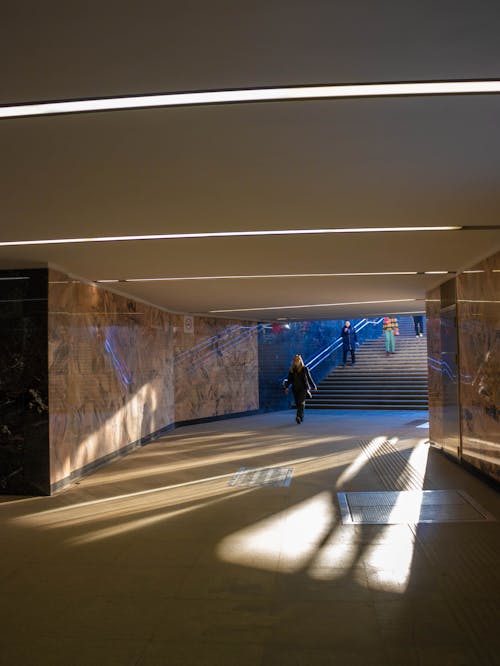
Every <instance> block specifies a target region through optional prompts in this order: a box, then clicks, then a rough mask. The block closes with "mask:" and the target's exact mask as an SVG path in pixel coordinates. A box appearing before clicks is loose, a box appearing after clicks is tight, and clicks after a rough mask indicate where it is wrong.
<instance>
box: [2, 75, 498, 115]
mask: <svg viewBox="0 0 500 666" xmlns="http://www.w3.org/2000/svg"><path fill="white" fill-rule="evenodd" d="M499 92H500V81H497V80H492V81H486V80H477V81H427V82H415V83H368V84H366V83H364V84H355V85H323V86H293V87H283V88H254V89H240V90H213V91H206V92H181V93H167V94H162V95H137V96H132V97H113V98H96V99H83V100H69V101H52V102H40V103H28V104H15V105H10V106H2V107H0V118H19V117H24V116H40V115H54V114H61V113H85V112H92V111H116V110H119V109H137V108H143V109H144V108H152V107H168V106H193V105H204V104H235V103H248V102H274V101H280V100H287V101H291V100H304V99H338V98H346V97H392V96H398V97H399V96H415V95H476V94H485V93H486V94H491V93H499Z"/></svg>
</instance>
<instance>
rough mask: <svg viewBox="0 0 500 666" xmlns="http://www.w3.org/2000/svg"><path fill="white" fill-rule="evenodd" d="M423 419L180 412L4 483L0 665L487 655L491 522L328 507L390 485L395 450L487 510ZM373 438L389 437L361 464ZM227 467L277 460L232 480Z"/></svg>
mask: <svg viewBox="0 0 500 666" xmlns="http://www.w3.org/2000/svg"><path fill="white" fill-rule="evenodd" d="M421 417H422V413H421V412H348V411H344V412H342V411H335V412H333V411H324V412H322V411H315V412H309V413H307V414H306V420H305V421H304V423H303V424H302V425H300V426H298V425H296V423H295V421H294V419H293V414H292V413H291V412H290V413H288V412H279V413H274V414H266V415H258V416H252V417H245V418H240V419H232V420H228V421H220V422H217V423H213V424H204V425H199V426H190V427H186V428H180V429H178V430H176V431H174V432H172V433H170V434H169V435H167V436H166V437H165V438H163V439H162V440H161V441H157V442H155V443H154V444H150V445H149V446H147V447H145V448H143V449H142V450H140V451H136V452H135V453H133V454H131V455H129V456H128V457H126V458H124V459H122V460H119V461H117V462H115V463H113V464H111V465H109V466H108V467H106V468H103V469H102V470H100V471H99V472H97V473H95V474H94V475H92V476H90V477H88V478H87V479H85V480H82V481H81V482H80V483H78V484H75V485H74V486H73V487H72V488H71V489H69V490H67V491H65V492H63V493H60V494H59V495H56V496H54V497H49V498H26V499H21V498H1V500H0V553H1V555H0V561H1V567H0V593H1V599H2V604H1V606H0V615H1V620H0V664H1V665H2V666H4V665H5V666H11V665H12V666H28V665H29V666H59V665H63V664H64V665H65V666H66V665H69V666H78V665H82V666H91V665H92V666H101V665H103V666H104V665H105V666H115V665H116V666H194V665H197V666H198V665H199V666H246V665H252V666H254V665H255V666H271V665H272V666H281V665H283V666H294V665H300V666H323V665H335V666H336V665H339V666H358V665H359V666H371V665H373V666H375V665H377V666H378V665H381V666H382V665H384V666H385V665H390V666H392V665H394V666H406V665H409V666H417V665H418V666H448V665H449V666H483V665H484V666H494V665H495V664H500V632H499V627H500V611H499V599H500V594H499V593H500V561H499V554H500V523H499V522H497V520H490V521H477V522H469V523H468V522H447V523H424V524H406V523H397V524H391V525H385V524H378V525H377V524H370V525H352V524H342V522H341V518H340V511H339V505H338V499H337V492H340V491H342V492H349V491H386V490H390V489H391V488H390V487H388V485H390V483H391V479H393V481H394V473H395V472H394V469H396V468H394V467H391V466H390V465H391V462H390V459H391V460H392V459H393V458H394V455H397V456H398V460H399V463H398V464H399V467H398V468H397V474H398V475H399V479H400V484H401V483H403V482H402V481H401V479H403V476H402V475H401V456H402V457H403V458H404V460H405V461H406V463H407V466H408V469H409V470H410V471H411V472H412V474H411V475H410V476H411V478H412V479H413V484H414V483H415V479H418V478H424V489H426V490H428V489H460V490H463V491H465V492H466V493H468V495H470V496H471V497H472V498H473V499H474V500H475V501H476V502H478V503H479V505H481V506H482V507H484V509H486V510H487V511H488V512H490V514H492V516H493V518H495V519H499V518H500V497H499V495H498V493H497V492H496V491H495V490H494V489H492V488H491V487H490V486H488V485H487V484H485V483H484V482H483V481H481V480H480V479H478V478H477V477H475V476H473V475H471V474H469V473H467V472H466V471H464V470H463V469H461V468H460V467H459V466H458V465H455V464H454V463H452V462H450V461H449V460H447V459H446V458H445V457H444V456H443V455H442V454H441V453H440V452H438V451H436V450H434V449H429V447H428V446H427V445H426V444H425V441H426V438H427V432H426V430H425V428H424V429H422V428H421V427H417V426H416V425H415V421H418V419H420V421H421ZM420 421H418V423H420ZM377 438H378V439H377ZM360 440H363V442H364V444H363V446H361V445H360ZM378 441H384V442H386V443H387V442H389V443H390V447H391V449H390V455H389V456H388V457H387V459H386V460H385V461H384V458H383V457H382V458H379V459H378V461H377V466H374V465H373V463H372V462H371V461H370V458H369V456H367V454H366V452H367V450H368V448H367V447H370V446H371V445H376V443H377V442H378ZM370 443H371V444H370ZM384 446H386V448H387V447H388V446H389V444H386V445H384ZM375 448H376V446H375ZM380 450H381V451H382V450H383V449H380ZM384 465H386V467H387V473H382V474H381V472H384ZM241 467H246V468H256V467H292V468H293V476H292V480H291V483H290V485H289V486H281V487H280V486H266V485H261V486H244V485H233V486H231V485H229V483H230V481H231V479H232V478H233V475H234V474H235V473H236V472H237V471H238V470H239V469H240V468H241ZM391 470H392V471H391ZM391 474H392V476H391ZM405 478H406V477H405ZM395 489H397V490H401V487H399V486H398V487H397V488H395ZM411 489H413V490H414V489H415V488H414V485H413V486H412V488H411Z"/></svg>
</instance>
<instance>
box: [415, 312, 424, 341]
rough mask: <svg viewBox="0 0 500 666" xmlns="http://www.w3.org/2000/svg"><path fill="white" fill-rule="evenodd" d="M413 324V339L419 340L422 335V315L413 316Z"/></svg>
mask: <svg viewBox="0 0 500 666" xmlns="http://www.w3.org/2000/svg"><path fill="white" fill-rule="evenodd" d="M413 324H414V325H415V337H416V338H421V337H422V336H423V334H424V318H423V317H422V315H413Z"/></svg>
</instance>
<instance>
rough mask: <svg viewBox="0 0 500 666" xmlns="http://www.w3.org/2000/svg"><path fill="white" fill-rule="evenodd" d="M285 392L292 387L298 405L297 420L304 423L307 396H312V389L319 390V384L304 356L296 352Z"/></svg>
mask: <svg viewBox="0 0 500 666" xmlns="http://www.w3.org/2000/svg"><path fill="white" fill-rule="evenodd" d="M285 384H286V386H285V393H288V388H289V386H291V387H292V391H293V397H294V398H295V405H296V407H297V416H296V417H295V420H296V421H297V423H302V421H303V420H304V409H305V406H306V398H308V397H309V398H310V397H311V389H313V390H314V391H317V386H316V384H315V383H314V379H313V378H312V377H311V373H310V372H309V370H308V368H307V367H306V366H305V365H304V361H303V360H302V356H301V355H300V354H295V356H294V357H293V362H292V365H291V366H290V370H289V372H288V378H287V379H286V382H285Z"/></svg>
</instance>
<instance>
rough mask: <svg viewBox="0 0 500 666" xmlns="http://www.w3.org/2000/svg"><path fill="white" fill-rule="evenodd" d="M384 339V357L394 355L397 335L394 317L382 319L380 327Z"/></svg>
mask: <svg viewBox="0 0 500 666" xmlns="http://www.w3.org/2000/svg"><path fill="white" fill-rule="evenodd" d="M382 330H383V331H384V338H385V355H386V356H389V355H390V354H395V353H396V337H395V336H396V335H399V324H398V320H397V319H396V317H384V323H383V325H382Z"/></svg>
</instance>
